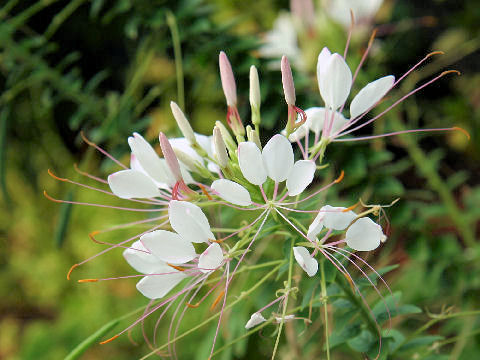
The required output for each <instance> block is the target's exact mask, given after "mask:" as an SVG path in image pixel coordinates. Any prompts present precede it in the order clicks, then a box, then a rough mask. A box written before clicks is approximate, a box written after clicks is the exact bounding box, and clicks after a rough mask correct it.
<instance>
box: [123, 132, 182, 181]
mask: <svg viewBox="0 0 480 360" xmlns="http://www.w3.org/2000/svg"><path fill="white" fill-rule="evenodd" d="M128 145H130V149H131V150H132V153H133V154H134V155H135V157H136V158H137V160H138V162H139V163H140V165H141V166H142V168H143V169H144V170H145V172H146V173H147V174H148V175H149V176H150V177H151V178H153V179H154V180H155V181H158V182H159V183H165V184H168V185H169V186H173V185H174V184H175V179H174V178H173V175H172V174H171V172H170V170H169V169H168V167H167V164H166V163H165V161H161V159H160V158H159V157H158V155H157V153H156V152H155V150H154V149H153V148H152V146H151V145H150V144H149V143H148V141H147V140H145V139H144V138H143V137H142V136H141V135H139V134H137V133H134V134H133V136H131V137H129V138H128Z"/></svg>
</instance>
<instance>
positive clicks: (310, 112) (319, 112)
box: [305, 107, 348, 134]
mask: <svg viewBox="0 0 480 360" xmlns="http://www.w3.org/2000/svg"><path fill="white" fill-rule="evenodd" d="M305 114H307V126H308V128H309V129H310V130H312V131H313V132H314V133H315V134H320V133H321V132H322V130H323V126H324V123H325V119H327V120H328V122H330V121H332V110H330V111H325V108H323V107H311V108H308V109H307V110H305ZM347 122H348V120H347V119H345V117H344V116H343V115H342V114H340V113H339V112H338V111H335V115H334V116H333V124H332V129H331V131H330V134H332V133H336V132H337V131H339V130H340V129H342V128H343V127H344V126H345V125H346V124H347Z"/></svg>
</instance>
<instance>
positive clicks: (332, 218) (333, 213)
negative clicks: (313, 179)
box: [320, 205, 357, 230]
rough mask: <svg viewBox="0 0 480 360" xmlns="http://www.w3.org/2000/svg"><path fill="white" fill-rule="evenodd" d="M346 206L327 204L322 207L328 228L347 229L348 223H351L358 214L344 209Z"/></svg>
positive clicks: (324, 220)
mask: <svg viewBox="0 0 480 360" xmlns="http://www.w3.org/2000/svg"><path fill="white" fill-rule="evenodd" d="M344 210H346V208H344V207H333V206H330V205H326V206H324V207H322V208H321V209H320V211H321V212H323V213H324V214H325V216H324V218H323V224H324V225H325V227H326V228H327V229H332V230H345V229H346V228H347V227H348V225H350V224H351V222H352V221H353V220H355V218H356V217H357V215H356V214H355V213H354V212H353V211H351V210H349V211H344Z"/></svg>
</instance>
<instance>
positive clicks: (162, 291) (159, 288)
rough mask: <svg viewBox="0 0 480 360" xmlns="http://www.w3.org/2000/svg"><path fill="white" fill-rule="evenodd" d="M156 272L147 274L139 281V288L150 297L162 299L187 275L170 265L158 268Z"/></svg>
mask: <svg viewBox="0 0 480 360" xmlns="http://www.w3.org/2000/svg"><path fill="white" fill-rule="evenodd" d="M155 273H156V274H162V275H150V276H145V277H144V278H143V279H142V280H140V281H139V282H138V283H137V289H138V291H140V292H141V293H142V294H143V295H144V296H146V297H147V298H149V299H160V298H162V297H164V296H165V295H167V294H168V293H169V291H170V290H172V289H173V288H174V287H175V286H176V285H177V284H178V283H179V282H180V281H182V280H183V279H184V278H185V277H186V275H185V274H184V273H183V272H181V271H177V270H175V269H173V268H171V267H170V266H165V267H162V268H160V269H158V270H157V271H156V272H155Z"/></svg>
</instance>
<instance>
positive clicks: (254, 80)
mask: <svg viewBox="0 0 480 360" xmlns="http://www.w3.org/2000/svg"><path fill="white" fill-rule="evenodd" d="M249 95H250V106H251V107H252V108H254V109H260V82H259V80H258V71H257V68H256V67H255V66H253V65H252V66H250V94H249Z"/></svg>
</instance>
